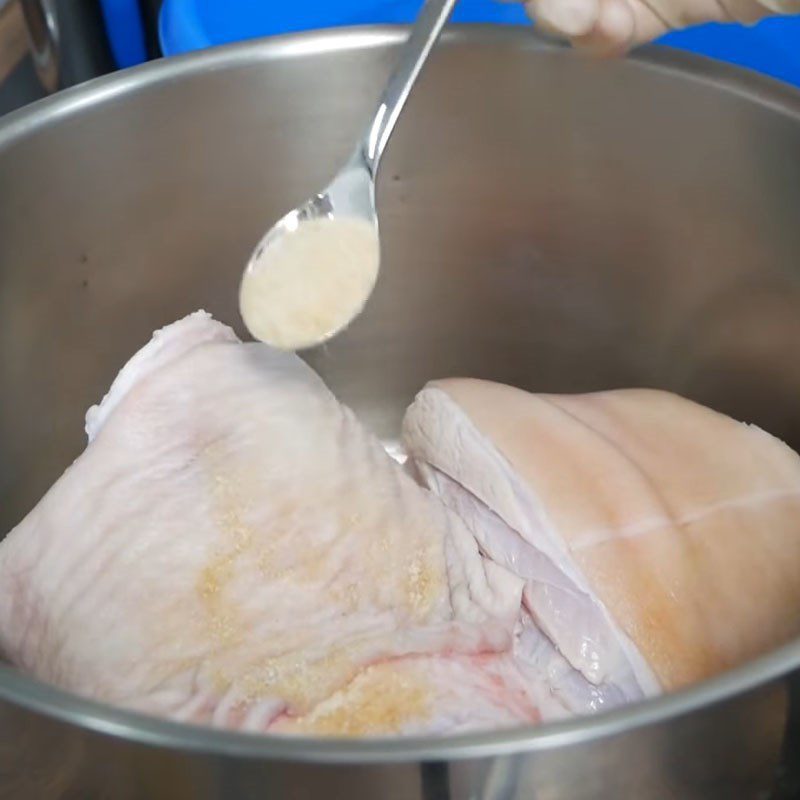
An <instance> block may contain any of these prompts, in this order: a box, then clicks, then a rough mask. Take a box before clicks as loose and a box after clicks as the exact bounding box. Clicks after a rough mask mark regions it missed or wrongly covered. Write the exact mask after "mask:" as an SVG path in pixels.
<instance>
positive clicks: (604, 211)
mask: <svg viewBox="0 0 800 800" xmlns="http://www.w3.org/2000/svg"><path fill="white" fill-rule="evenodd" d="M401 36H402V33H401V32H400V31H398V30H396V29H390V28H386V29H383V28H381V29H377V28H370V29H358V30H355V29H353V30H340V31H335V32H326V33H312V34H304V35H300V36H292V37H286V38H280V39H275V40H272V41H264V42H258V43H249V44H243V45H237V46H234V47H226V48H221V49H218V50H212V51H208V52H204V53H200V54H194V55H190V56H185V57H181V58H177V59H171V60H169V61H166V62H159V63H154V64H150V65H146V66H144V67H141V68H137V69H135V70H132V71H129V72H124V73H122V74H119V75H116V76H112V77H110V78H103V79H100V80H97V81H94V82H92V83H90V84H87V85H85V86H82V87H79V88H77V89H73V90H69V91H67V92H64V93H63V94H61V95H58V96H56V97H54V98H52V99H49V100H46V101H43V102H40V103H38V104H36V105H35V106H33V107H31V108H30V109H27V110H24V111H21V112H18V113H16V114H13V115H11V116H9V117H8V118H7V119H6V120H4V121H3V122H2V124H0V265H1V266H0V342H1V344H0V385H1V386H2V387H3V389H2V391H3V404H2V410H0V449H1V451H2V463H0V529H2V530H8V529H9V528H10V527H12V526H13V525H14V524H15V523H16V522H17V521H18V520H19V519H20V518H21V516H22V515H23V514H24V513H26V512H27V510H29V509H30V508H31V507H32V506H33V504H34V503H35V502H36V501H37V500H38V498H39V497H40V496H41V494H42V493H43V492H44V491H45V490H46V488H47V486H48V485H49V484H50V483H51V482H52V481H53V480H54V479H55V478H56V477H57V476H58V475H59V474H60V472H61V471H62V470H63V468H64V467H65V465H66V464H67V463H69V461H70V460H71V459H72V458H74V457H75V455H76V454H77V453H78V452H80V449H81V447H82V439H81V434H82V425H81V422H82V418H83V413H84V411H85V409H86V407H88V406H89V405H90V404H91V403H93V402H95V401H96V399H97V398H98V397H100V396H101V395H102V393H103V391H104V389H105V387H107V385H108V383H109V382H110V380H111V378H112V377H113V375H114V374H115V372H116V370H117V369H118V368H119V366H120V365H121V364H122V363H123V362H124V360H125V359H126V358H127V357H128V356H129V355H130V354H131V353H132V352H133V351H134V350H135V349H136V348H137V347H138V346H139V345H140V344H141V343H143V342H144V341H145V340H146V339H147V337H148V336H149V334H150V332H151V331H152V330H153V329H154V328H156V327H159V326H161V325H163V324H166V323H168V322H170V321H172V320H173V319H175V318H177V317H179V316H181V315H182V314H184V313H187V312H189V311H191V310H194V309H195V308H198V307H204V308H207V309H208V310H209V311H212V312H213V313H214V314H215V315H217V316H218V317H219V318H221V319H223V320H225V321H228V322H231V323H237V322H238V316H237V314H236V309H235V298H236V286H237V282H238V278H239V275H240V271H241V268H242V265H243V264H244V262H245V259H246V257H247V254H248V252H249V250H250V249H251V247H252V245H253V243H254V242H255V241H256V239H257V238H258V236H259V233H260V232H261V231H262V230H263V228H264V226H265V224H266V223H267V222H268V221H269V220H272V219H275V218H277V217H278V216H280V214H281V213H282V212H283V211H284V210H285V209H287V208H290V207H292V206H293V205H295V204H296V203H297V201H298V200H300V199H302V198H303V197H305V196H307V195H309V194H310V192H311V191H312V190H313V189H314V188H316V187H319V186H321V185H324V183H325V182H326V179H327V178H328V177H329V176H330V175H331V173H332V172H333V171H334V170H335V168H336V167H337V166H338V164H339V162H340V161H341V159H342V158H343V156H344V155H345V154H346V153H347V151H348V149H349V145H350V143H351V142H352V140H353V138H354V135H355V133H356V132H357V131H358V129H359V127H360V124H361V123H362V121H363V120H364V119H365V118H366V115H367V113H368V112H369V110H370V109H371V105H372V103H373V102H374V99H375V97H376V96H377V93H378V91H379V88H380V86H381V84H382V81H383V79H384V77H385V75H386V72H387V70H388V69H389V67H390V65H391V60H392V57H393V51H394V48H395V46H396V45H397V43H398V41H400V39H401ZM798 153H800V95H798V94H797V93H796V92H794V91H793V90H791V89H789V88H786V87H783V86H781V85H779V84H777V83H773V82H771V81H768V80H766V79H761V78H758V77H755V76H751V75H747V74H745V73H741V72H738V71H736V70H733V69H731V68H727V67H723V66H720V65H716V64H712V63H710V62H706V61H703V60H700V59H697V58H694V57H690V56H685V55H678V54H676V53H670V52H668V51H646V52H645V53H644V54H642V55H641V56H639V57H637V58H633V59H630V60H627V61H624V62H620V63H612V64H602V65H594V64H589V63H588V62H585V61H583V60H581V59H578V58H574V57H573V56H572V55H570V54H569V53H568V52H566V51H564V50H562V49H561V48H558V47H554V46H552V45H548V44H545V43H543V42H542V41H540V40H538V39H536V38H535V37H533V36H532V35H531V34H530V33H529V32H526V31H520V30H516V29H502V28H483V27H470V28H464V29H457V30H454V31H453V32H451V33H450V34H449V35H448V36H447V37H446V39H445V41H444V42H443V43H442V46H441V47H440V48H439V50H438V51H437V53H436V56H435V58H434V59H433V61H432V63H431V65H430V67H429V69H428V71H427V72H426V74H425V76H424V77H423V79H422V80H421V83H420V84H419V87H418V90H417V91H415V93H414V95H413V96H412V99H411V101H410V103H409V106H408V109H407V112H406V113H405V115H404V116H403V118H402V119H401V121H400V123H399V126H398V130H397V132H396V134H395V137H394V139H393V141H392V143H391V145H390V150H389V152H388V153H387V156H386V160H385V163H384V166H383V168H382V174H381V181H380V187H379V204H380V214H381V225H382V240H383V248H384V256H383V259H384V261H383V267H382V275H381V280H380V284H379V288H378V290H377V292H376V294H375V296H374V299H373V301H372V302H371V303H370V306H369V307H368V309H367V311H366V313H365V314H364V315H363V317H362V318H361V319H359V320H358V322H357V323H356V324H355V325H354V326H353V327H352V328H351V329H350V330H348V331H347V332H346V333H345V334H344V335H342V336H341V337H339V338H337V339H336V340H335V341H334V342H333V343H331V344H330V345H328V346H326V347H325V348H323V349H321V350H320V351H318V352H312V353H310V354H309V360H310V362H311V363H312V364H313V365H314V366H315V367H316V368H317V369H318V370H319V371H320V372H321V374H322V375H323V377H325V379H326V380H327V381H328V382H329V384H330V385H331V386H332V388H333V389H334V391H336V392H337V393H338V394H339V395H340V396H341V397H342V398H343V399H344V400H345V401H346V402H348V403H349V404H350V405H352V406H353V407H354V408H355V409H356V411H357V412H359V413H360V414H361V416H362V417H363V418H364V419H365V420H366V422H367V423H368V424H369V425H371V426H372V427H373V428H374V430H375V431H376V432H377V433H378V434H379V435H380V436H382V437H383V438H384V439H385V440H387V441H391V440H392V439H393V437H394V436H395V435H396V430H397V424H398V421H399V418H400V415H401V413H402V409H403V408H404V407H405V405H406V404H407V402H408V401H409V400H410V398H411V397H412V396H413V393H414V392H415V391H416V390H417V389H419V388H420V387H421V386H422V385H423V384H424V383H425V381H426V380H428V379H431V378H435V377H442V376H445V375H454V374H468V375H472V376H476V377H484V378H490V379H495V380H501V381H505V382H509V383H513V384H516V385H520V386H522V387H525V388H529V389H534V390H540V391H589V390H595V389H603V388H610V387H616V386H625V385H639V386H642V385H644V386H656V387H662V388H667V389H671V390H674V391H678V392H680V393H682V394H685V395H687V396H690V397H693V398H695V399H698V400H700V401H701V402H704V403H707V404H708V405H711V406H713V407H716V408H718V409H720V410H722V411H725V412H728V413H731V414H734V415H735V416H737V417H739V418H743V419H748V420H750V421H753V422H756V423H758V424H760V425H761V426H762V427H764V428H766V429H767V430H770V431H771V432H773V433H775V434H777V435H779V436H782V437H783V438H784V439H785V440H786V441H788V442H789V443H791V444H793V445H794V446H795V447H797V446H798V445H800V405H798V404H797V403H796V397H797V396H798V395H800V226H798V225H797V215H798V209H800V158H798V157H797V155H798ZM798 665H800V643H793V644H789V645H787V646H786V647H784V648H783V649H782V650H780V651H776V652H774V653H771V654H768V655H766V656H764V657H763V658H762V659H760V660H758V661H756V662H753V663H752V664H749V665H746V666H745V667H742V668H739V669H737V670H734V671H732V672H730V673H728V674H725V675H723V676H720V677H719V678H717V679H714V680H712V681H709V682H707V683H705V684H702V685H700V686H697V687H694V688H692V689H690V690H688V691H685V692H682V693H679V694H675V695H672V696H668V697H663V698H659V699H657V700H654V701H651V702H648V703H643V704H639V705H636V706H632V707H630V708H626V709H622V710H620V711H617V712H614V713H612V714H606V715H601V716H599V717H596V718H592V719H587V720H576V721H571V722H567V723H563V724H558V725H552V726H543V727H541V728H535V729H524V730H518V731H511V732H504V733H499V734H498V733H493V734H478V735H469V736H462V737H454V738H447V739H437V740H418V739H417V740H415V739H407V740H399V741H371V742H348V741H330V740H285V739H275V738H268V737H259V736H251V735H246V734H236V733H230V732H224V731H214V730H208V729H202V728H192V727H188V726H183V725H178V724H174V723H170V722H168V721H163V720H155V719H150V718H145V717H141V716H138V715H135V714H131V713H128V712H125V711H121V710H117V709H110V708H107V707H105V706H101V705H98V704H95V703H92V702H90V701H86V700H83V699H81V698H77V697H74V696H71V695H67V694H64V693H63V692H60V691H58V690H55V689H53V688H51V687H46V686H42V685H40V684H38V683H36V682H35V681H32V680H30V679H29V678H27V677H25V676H23V675H21V674H19V673H17V672H16V671H14V670H12V669H10V668H0V697H2V698H4V699H5V700H7V701H9V702H11V703H14V704H16V705H18V706H20V707H25V708H27V709H30V710H32V711H35V712H37V713H42V714H46V715H50V716H54V717H57V718H59V719H62V720H65V721H68V722H70V723H75V724H77V725H80V726H84V727H87V728H90V729H92V730H95V731H98V732H101V733H107V734H111V735H113V736H118V737H125V738H129V739H135V740H138V741H141V742H147V743H151V744H158V745H164V746H169V747H174V748H180V749H182V750H195V751H200V752H213V753H219V754H229V755H237V756H247V757H263V758H271V759H275V758H280V759H290V760H296V761H326V762H347V763H350V762H358V763H365V762H369V761H381V762H385V761H405V760H409V761H410V760H419V759H452V758H466V757H476V756H489V755H492V754H498V753H513V752H518V751H523V750H525V751H532V750H546V749H550V748H554V747H558V746H561V745H566V744H576V743H579V742H583V741H587V740H591V739H596V738H599V737H603V736H610V735H613V734H615V733H618V732H620V731H627V730H631V729H633V728H636V727H637V726H641V725H646V724H650V723H653V722H657V721H659V720H664V719H668V718H671V717H676V716H679V715H683V714H687V713H689V712H691V711H693V710H695V709H697V708H699V707H701V706H707V705H709V704H712V703H714V702H717V701H720V700H723V699H724V698H729V697H731V696H733V695H736V694H739V693H742V692H745V691H746V690H748V689H751V688H753V687H755V686H758V685H761V684H764V683H767V682H768V681H770V680H772V679H774V678H776V677H778V676H781V675H784V674H786V673H788V672H790V671H792V670H793V669H795V668H796V667H797V666H798Z"/></svg>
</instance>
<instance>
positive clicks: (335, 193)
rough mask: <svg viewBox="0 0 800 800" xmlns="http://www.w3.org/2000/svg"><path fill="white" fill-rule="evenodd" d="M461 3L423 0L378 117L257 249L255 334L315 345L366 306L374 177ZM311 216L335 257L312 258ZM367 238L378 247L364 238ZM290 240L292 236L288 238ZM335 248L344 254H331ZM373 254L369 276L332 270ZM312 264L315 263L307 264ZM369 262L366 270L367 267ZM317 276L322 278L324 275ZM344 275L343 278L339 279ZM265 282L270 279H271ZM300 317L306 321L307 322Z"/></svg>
mask: <svg viewBox="0 0 800 800" xmlns="http://www.w3.org/2000/svg"><path fill="white" fill-rule="evenodd" d="M456 1H457V0H426V2H425V3H424V5H423V7H422V9H421V10H420V13H419V16H418V17H417V19H416V21H415V23H414V26H413V28H412V29H411V32H410V34H409V37H408V39H407V40H406V42H405V44H404V45H403V49H402V51H401V53H400V59H399V63H398V65H397V66H396V68H395V70H394V72H393V73H392V75H391V77H390V78H389V81H388V83H387V84H386V88H385V89H384V92H383V95H382V97H381V100H380V102H379V104H378V108H377V110H376V112H375V115H374V117H373V119H372V121H371V122H370V124H369V126H368V127H367V129H366V132H365V133H364V135H363V136H362V137H361V139H360V140H359V141H358V144H357V146H356V148H355V150H354V152H353V155H352V156H351V157H350V159H349V160H348V161H347V163H346V164H345V165H344V167H343V168H342V169H341V170H340V172H339V173H338V174H337V175H336V177H335V178H334V179H333V180H332V181H331V183H330V184H329V185H328V186H327V187H326V188H325V189H324V190H323V191H322V192H320V193H319V194H316V195H314V196H313V197H311V198H310V199H309V200H307V201H306V202H305V203H303V204H302V205H301V206H299V207H298V208H295V209H294V210H293V211H290V212H289V213H288V214H286V216H284V217H283V218H282V219H281V220H280V221H279V222H277V223H276V224H275V225H274V226H273V227H272V228H271V229H270V230H269V231H268V232H267V233H266V235H265V236H264V237H263V238H262V240H261V241H260V242H259V244H258V246H257V247H256V249H255V250H254V251H253V254H252V256H251V257H250V260H249V262H248V264H247V267H246V268H245V272H244V275H243V277H242V285H241V288H240V295H239V304H240V310H241V312H242V317H243V319H244V321H245V324H246V325H247V327H248V329H249V330H250V332H251V334H253V336H255V338H257V339H262V340H263V341H266V342H268V343H270V344H273V345H276V346H278V347H282V348H284V349H291V350H297V349H301V348H304V347H311V346H313V345H317V344H320V343H322V342H323V341H325V340H327V339H329V338H331V337H332V336H335V335H336V334H337V333H339V332H340V331H341V330H343V329H344V328H346V327H347V326H348V325H349V324H350V322H352V320H353V319H355V317H356V316H358V314H359V313H360V312H361V310H362V309H363V307H364V305H365V304H366V302H367V300H368V298H369V295H370V294H371V292H372V288H373V286H374V283H375V278H376V277H377V271H378V262H379V252H380V248H379V238H378V215H377V212H376V209H375V177H376V174H377V172H378V167H379V165H380V160H381V156H382V155H383V151H384V149H385V147H386V144H387V142H388V141H389V137H390V136H391V134H392V131H393V130H394V126H395V123H396V122H397V119H398V117H399V116H400V112H401V111H402V109H403V106H404V105H405V102H406V100H407V99H408V96H409V93H410V92H411V88H412V86H413V85H414V82H415V81H416V79H417V76H418V75H419V73H420V71H421V70H422V67H423V65H424V64H425V61H426V60H427V58H428V55H429V53H430V52H431V49H432V48H433V46H434V44H435V43H436V40H437V38H438V36H439V33H440V32H441V30H442V28H443V27H444V25H445V23H446V22H447V20H448V18H449V16H450V13H451V12H452V10H453V7H454V6H455V4H456ZM339 221H348V222H353V221H357V222H358V223H359V230H358V231H357V233H358V238H361V239H363V241H361V242H360V245H359V246H353V243H352V242H351V241H347V242H346V243H343V242H342V241H339V240H338V239H337V236H336V233H337V226H336V225H335V224H328V223H336V222H339ZM309 222H312V223H316V228H315V229H314V237H315V243H314V247H315V248H316V250H315V251H314V252H315V253H327V254H328V255H330V258H329V257H328V256H327V255H326V256H325V257H324V258H321V259H314V258H311V257H310V252H311V251H309V250H308V248H306V249H305V250H304V249H303V246H302V243H301V242H299V240H298V239H299V233H301V232H302V231H304V230H307V231H308V232H309V233H311V231H312V227H313V226H312V227H309V226H306V223H309ZM304 226H306V227H304ZM340 232H341V231H340ZM326 237H327V239H326ZM370 237H371V238H372V240H373V245H374V247H373V246H372V245H370V243H369V242H368V241H367V239H369V238H370ZM292 238H294V239H295V240H294V241H291V239H292ZM340 238H341V237H339V239H340ZM337 254H338V255H339V256H340V257H339V258H336V257H334V256H336V255H337ZM373 254H374V265H371V269H372V271H373V272H374V275H373V276H372V278H371V279H370V278H369V277H368V276H369V272H368V271H365V272H364V274H363V275H362V276H361V277H360V278H358V279H356V278H354V277H353V275H352V274H351V275H348V276H345V275H341V276H339V275H335V274H331V273H330V270H337V269H342V268H343V267H345V266H346V267H347V268H348V269H351V271H352V269H353V268H354V265H353V264H352V258H354V257H355V258H362V259H364V258H370V257H372V256H373ZM292 259H294V260H292ZM348 259H350V260H348ZM310 261H320V262H322V261H324V262H325V263H321V264H319V266H317V267H316V268H317V269H319V270H320V271H319V272H317V273H315V274H306V273H305V272H302V271H301V270H300V269H299V268H300V267H302V266H303V264H302V263H301V262H305V263H306V265H308V263H309V262H310ZM329 262H330V263H329ZM314 266H315V265H314V264H311V265H310V267H309V269H310V268H311V267H314ZM355 266H356V267H357V266H358V265H355ZM295 267H297V268H298V269H297V270H295ZM364 267H365V270H366V265H364ZM323 269H324V270H328V272H327V274H323V273H322V272H321V270H323ZM265 271H272V272H271V273H270V272H265ZM281 271H282V272H281ZM320 276H322V277H324V278H325V280H324V281H322V280H320ZM293 277H294V279H295V280H296V281H297V280H300V281H302V282H303V285H302V287H297V286H294V287H291V288H292V291H286V290H287V285H286V281H291V280H292V279H293ZM339 277H341V280H340V281H339V282H338V284H337V280H338V279H339ZM261 278H263V279H264V280H261ZM265 281H270V283H269V285H267V283H265ZM323 283H324V284H325V291H326V292H327V294H326V295H325V296H324V297H323V290H322V289H321V288H320V286H319V285H320V284H323ZM340 286H346V287H348V288H347V290H346V291H340V290H339V289H338V288H337V287H340ZM337 292H338V293H339V296H337ZM279 303H280V305H279ZM324 304H327V305H324ZM337 304H338V307H336V305H337ZM270 315H272V316H273V317H275V316H276V315H280V316H281V318H282V319H283V320H284V321H285V322H286V321H288V320H291V321H292V322H293V323H294V322H297V324H296V325H295V324H292V325H288V324H287V325H285V326H284V328H285V329H281V328H280V325H277V324H275V319H272V318H270ZM303 320H306V321H307V323H308V324H306V325H305V326H304V324H303ZM289 328H291V330H289Z"/></svg>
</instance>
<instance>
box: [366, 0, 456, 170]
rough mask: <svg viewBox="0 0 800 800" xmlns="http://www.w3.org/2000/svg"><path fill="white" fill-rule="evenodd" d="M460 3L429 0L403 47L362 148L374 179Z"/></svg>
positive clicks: (452, 0) (449, 0) (426, 1)
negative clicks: (430, 56) (399, 120)
mask: <svg viewBox="0 0 800 800" xmlns="http://www.w3.org/2000/svg"><path fill="white" fill-rule="evenodd" d="M456 2H457V0H425V3H424V5H423V6H422V9H421V10H420V12H419V15H418V16H417V19H416V21H415V22H414V26H413V27H412V29H411V33H410V34H409V36H408V39H406V42H405V44H404V45H403V48H402V50H401V52H400V60H399V62H398V64H397V66H396V67H395V69H394V72H393V73H392V75H391V77H390V78H389V82H388V83H387V84H386V88H385V89H384V90H383V95H382V97H381V100H380V103H379V104H378V109H377V111H376V112H375V116H374V117H373V119H372V122H371V123H370V125H369V127H368V128H367V132H366V134H365V136H364V138H363V140H362V142H361V145H360V147H359V152H360V157H361V158H362V159H363V161H364V162H365V164H366V166H367V168H368V169H369V171H370V174H371V175H372V176H373V178H374V177H375V173H376V172H377V171H378V164H379V163H380V159H381V156H382V155H383V150H384V148H385V147H386V143H387V142H388V141H389V137H390V136H391V135H392V131H393V130H394V125H395V123H396V122H397V118H398V117H399V116H400V112H401V111H402V110H403V106H404V105H405V102H406V100H407V99H408V95H409V93H410V92H411V87H412V86H413V85H414V82H415V81H416V79H417V76H418V75H419V73H420V71H421V70H422V67H423V65H424V64H425V61H426V60H427V58H428V54H429V53H430V52H431V49H432V48H433V46H434V44H436V40H437V39H438V38H439V34H440V33H441V30H442V28H443V27H444V25H445V23H446V22H447V20H448V18H449V17H450V14H451V12H452V11H453V6H455V4H456Z"/></svg>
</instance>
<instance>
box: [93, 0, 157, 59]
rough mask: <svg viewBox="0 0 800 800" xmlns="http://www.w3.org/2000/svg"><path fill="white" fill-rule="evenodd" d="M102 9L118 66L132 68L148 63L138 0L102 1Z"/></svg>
mask: <svg viewBox="0 0 800 800" xmlns="http://www.w3.org/2000/svg"><path fill="white" fill-rule="evenodd" d="M100 7H101V9H102V11H103V20H104V21H105V24H106V33H107V35H108V42H109V44H110V46H111V53H112V55H113V56H114V60H115V61H116V62H117V66H118V67H120V68H123V67H132V66H134V64H141V63H142V62H143V61H146V60H147V45H146V44H145V38H144V25H143V24H142V14H141V10H140V8H139V3H138V0H100Z"/></svg>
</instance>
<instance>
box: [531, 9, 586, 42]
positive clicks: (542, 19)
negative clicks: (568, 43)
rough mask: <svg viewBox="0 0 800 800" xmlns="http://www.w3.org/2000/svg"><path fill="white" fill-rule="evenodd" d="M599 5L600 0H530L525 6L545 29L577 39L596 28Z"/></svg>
mask: <svg viewBox="0 0 800 800" xmlns="http://www.w3.org/2000/svg"><path fill="white" fill-rule="evenodd" d="M599 5H600V2H599V0H529V2H527V3H526V4H525V7H526V9H527V10H528V13H529V14H530V15H531V16H532V17H533V19H534V20H535V21H536V24H537V25H538V26H541V27H542V28H543V29H544V30H546V31H549V32H550V33H554V34H556V35H560V36H563V37H566V38H567V39H575V38H576V37H578V36H585V35H586V34H588V33H589V32H590V31H591V30H592V28H594V25H595V23H596V22H597V18H598V14H599Z"/></svg>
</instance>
